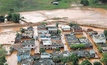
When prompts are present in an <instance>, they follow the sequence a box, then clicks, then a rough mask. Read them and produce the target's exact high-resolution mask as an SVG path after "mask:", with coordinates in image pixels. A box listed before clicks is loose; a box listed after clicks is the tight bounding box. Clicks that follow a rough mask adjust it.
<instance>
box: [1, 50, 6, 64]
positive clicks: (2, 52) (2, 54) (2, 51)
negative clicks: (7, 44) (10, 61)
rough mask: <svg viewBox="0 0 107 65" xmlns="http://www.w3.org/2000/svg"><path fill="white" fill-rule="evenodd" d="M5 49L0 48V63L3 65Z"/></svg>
mask: <svg viewBox="0 0 107 65" xmlns="http://www.w3.org/2000/svg"><path fill="white" fill-rule="evenodd" d="M5 55H6V50H5V49H0V65H4V63H5V62H6V58H5Z"/></svg>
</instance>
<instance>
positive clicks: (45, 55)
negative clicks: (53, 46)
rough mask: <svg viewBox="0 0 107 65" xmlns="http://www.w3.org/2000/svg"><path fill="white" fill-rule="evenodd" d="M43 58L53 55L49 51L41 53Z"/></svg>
mask: <svg viewBox="0 0 107 65" xmlns="http://www.w3.org/2000/svg"><path fill="white" fill-rule="evenodd" d="M41 58H51V55H50V54H49V53H46V52H44V53H41Z"/></svg>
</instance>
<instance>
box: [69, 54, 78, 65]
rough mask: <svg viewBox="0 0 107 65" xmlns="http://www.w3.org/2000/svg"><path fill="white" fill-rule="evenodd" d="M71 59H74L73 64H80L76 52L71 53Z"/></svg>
mask: <svg viewBox="0 0 107 65" xmlns="http://www.w3.org/2000/svg"><path fill="white" fill-rule="evenodd" d="M69 60H71V61H72V65H78V61H79V57H78V56H77V55H76V54H71V55H70V56H69Z"/></svg>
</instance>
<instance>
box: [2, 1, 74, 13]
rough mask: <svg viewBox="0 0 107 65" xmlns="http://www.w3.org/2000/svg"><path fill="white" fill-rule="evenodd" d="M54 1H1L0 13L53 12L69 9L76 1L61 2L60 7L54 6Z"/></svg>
mask: <svg viewBox="0 0 107 65" xmlns="http://www.w3.org/2000/svg"><path fill="white" fill-rule="evenodd" d="M52 1H53V0H0V13H7V12H8V11H9V9H11V8H12V9H14V10H15V11H33V10H51V9H61V8H69V7H70V4H71V3H72V2H74V1H75V0H61V1H59V5H52V4H51V2H52Z"/></svg>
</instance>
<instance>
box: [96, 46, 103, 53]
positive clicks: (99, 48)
mask: <svg viewBox="0 0 107 65" xmlns="http://www.w3.org/2000/svg"><path fill="white" fill-rule="evenodd" d="M97 48H98V51H99V52H100V53H101V52H102V50H103V49H102V48H101V46H98V45H97Z"/></svg>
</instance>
